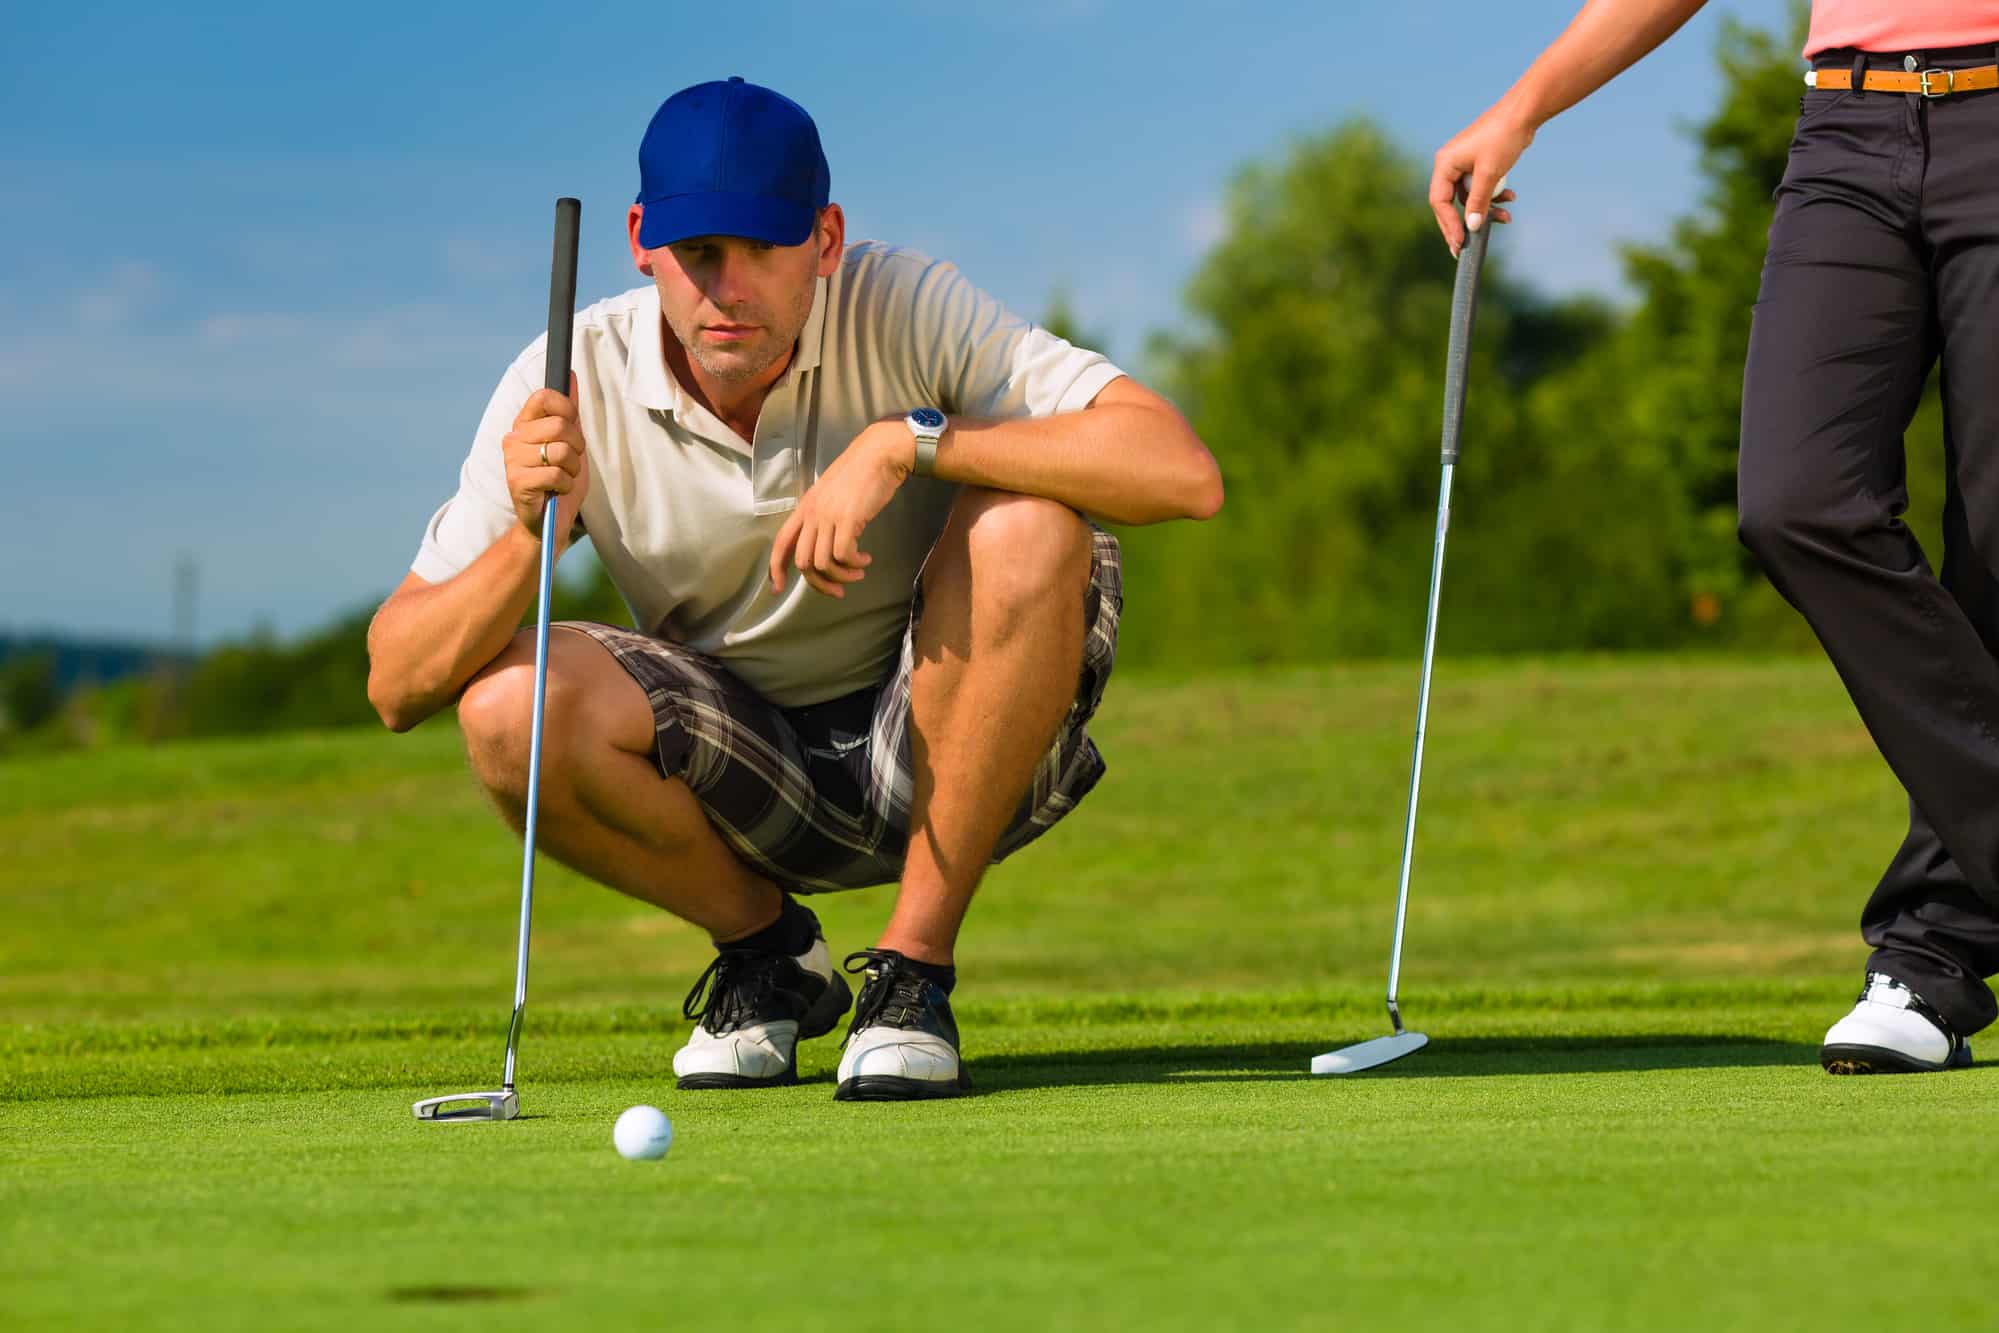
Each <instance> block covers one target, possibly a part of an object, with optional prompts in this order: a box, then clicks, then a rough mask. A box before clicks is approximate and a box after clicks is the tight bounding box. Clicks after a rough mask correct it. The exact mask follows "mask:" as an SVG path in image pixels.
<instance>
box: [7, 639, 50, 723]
mask: <svg viewBox="0 0 1999 1333" xmlns="http://www.w3.org/2000/svg"><path fill="white" fill-rule="evenodd" d="M61 709H62V688H61V686H60V685H58V684H57V683H56V659H55V654H53V653H36V654H35V655H34V656H32V657H22V658H17V659H15V660H14V661H12V662H8V663H7V664H6V665H4V666H0V731H14V732H25V731H34V730H35V729H37V728H38V727H41V726H43V725H45V724H46V723H48V722H49V721H50V720H51V719H53V718H54V717H55V715H56V714H57V713H58V712H60V711H61Z"/></svg>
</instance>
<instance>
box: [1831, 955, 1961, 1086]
mask: <svg viewBox="0 0 1999 1333" xmlns="http://www.w3.org/2000/svg"><path fill="white" fill-rule="evenodd" d="M1819 1063H1820V1064H1821V1065H1824V1066H1825V1071H1826V1073H1828V1074H1930V1073H1935V1072H1936V1071H1937V1070H1940V1069H1962V1068H1964V1067H1965V1066H1967V1065H1969V1064H1970V1063H1971V1047H1969V1046H1967V1045H1966V1044H1965V1043H1964V1041H1963V1039H1961V1038H1960V1037H1959V1036H1958V1035H1957V1034H1956V1033H1955V1032H1953V1031H1951V1027H1950V1024H1949V1023H1948V1022H1946V1021H1945V1020H1944V1016H1943V1015H1942V1014H1940V1013H1938V1012H1937V1011H1936V1010H1934V1009H1932V1008H1930V1006H1929V1005H1928V1004H1926V1003H1924V1001H1923V997H1922V996H1920V995H1918V994H1916V993H1915V992H1914V991H1912V990H1910V989H1909V988H1908V987H1907V986H1904V985H1903V984H1902V983H1901V982H1899V981H1897V980H1895V978H1893V977H1891V976H1889V975H1887V974H1886V973H1884V972H1869V973H1868V974H1867V988H1866V989H1865V990H1863V991H1861V992H1860V1001H1859V1003H1857V1004H1855V1005H1854V1006H1853V1012H1852V1013H1850V1014H1848V1015H1847V1016H1846V1017H1845V1018H1842V1019H1840V1020H1839V1021H1838V1022H1837V1023H1834V1024H1833V1025H1832V1028H1831V1029H1830V1030H1829V1031H1828V1032H1827V1033H1826V1034H1825V1045H1824V1046H1822V1047H1820V1048H1819Z"/></svg>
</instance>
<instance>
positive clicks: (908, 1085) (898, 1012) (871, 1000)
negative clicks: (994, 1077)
mask: <svg viewBox="0 0 1999 1333" xmlns="http://www.w3.org/2000/svg"><path fill="white" fill-rule="evenodd" d="M856 960H859V961H860V965H859V966H856ZM846 968H847V970H848V971H849V972H857V971H861V970H863V969H865V970H866V972H867V980H866V981H864V982H863V983H862V984H861V997H860V999H859V1000H858V1001H857V1002H856V1003H855V1005H854V1022H853V1026H851V1027H849V1028H848V1029H847V1050H846V1053H845V1054H844V1055H842V1056H841V1057H840V1085H839V1086H838V1087H836V1088H835V1089H833V1099H834V1100H835V1101H842V1102H907V1101H922V1100H927V1099H929V1098H932V1097H956V1096H957V1095H958V1094H960V1093H962V1092H964V1091H966V1090H967V1089H969V1088H970V1087H971V1086H972V1079H971V1075H969V1074H967V1073H966V1072H965V1066H964V1064H963V1062H962V1061H960V1060H959V1058H958V1021H957V1020H956V1019H955V1018H953V1017H952V1016H951V997H950V996H949V995H946V994H945V993H944V988H943V987H942V986H939V985H938V984H937V983H936V982H934V981H931V980H930V979H929V978H928V977H925V976H924V975H922V974H921V973H920V972H917V971H915V970H914V969H912V968H911V967H910V966H909V961H908V960H907V959H905V958H904V957H903V956H902V955H901V954H899V953H897V952H896V951H895V950H893V949H862V950H860V951H858V952H856V953H850V954H848V955H847V958H846Z"/></svg>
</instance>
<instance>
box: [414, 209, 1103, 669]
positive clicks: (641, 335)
mask: <svg viewBox="0 0 1999 1333" xmlns="http://www.w3.org/2000/svg"><path fill="white" fill-rule="evenodd" d="M671 336H672V335H671V334H670V333H668V332H667V331H666V326H665V321H664V319H663V317H662V316H661V314H660V307H659V294H658V292H657V290H655V289H654V288H653V287H651V286H645V287H638V288H634V289H633V290H631V291H629V292H626V293H624V294H623V295H622V296H615V297H612V298H610V299H609V300H605V301H600V302H598V303H597V304H596V305H593V306H591V307H590V308H589V309H587V310H584V311H581V312H579V313H578V314H577V317H576V332H575V346H574V355H573V358H572V361H573V368H574V370H575V372H576V380H577V393H578V397H579V402H578V409H579V415H580V417H581V424H582V428H583V440H584V446H585V450H586V452H587V454H588V457H589V460H590V490H589V493H588V494H587V495H585V497H584V499H583V509H582V515H581V517H582V525H583V528H584V530H585V531H586V532H588V533H589V535H590V542H591V545H592V546H593V547H595V548H596V552H597V556H598V558H599V559H600V560H602V561H603V563H604V567H605V570H606V571H607V572H608V573H609V574H610V576H611V581H612V583H613V584H615V585H616V587H617V589H618V591H619V593H620V594H621V595H622V596H623V597H624V599H625V603H626V605H628V606H629V607H630V608H631V611H632V616H633V621H632V623H633V624H634V625H636V626H637V627H638V628H639V629H641V630H644V631H645V632H647V633H649V634H654V635H658V636H659V637H661V638H665V639H670V640H672V641H674V642H676V643H682V644H685V645H687V646H688V647H690V648H694V649H696V650H698V651H700V652H703V653H706V654H708V655H709V656H711V657H714V658H717V659H719V660H720V661H722V662H723V663H724V664H726V665H727V666H728V668H729V669H730V670H731V671H732V672H734V673H735V674H736V675H737V676H738V677H739V678H741V679H742V680H743V681H744V682H745V683H746V684H748V685H749V686H750V688H752V689H754V690H756V691H757V692H758V693H759V694H761V695H763V696H764V697H765V698H767V699H769V700H771V701H772V702H773V703H777V704H780V705H783V706H785V707H797V706H801V705H804V704H811V703H818V702H821V701H822V700H826V699H831V698H835V697H837V696H839V695H842V694H846V693H848V692H849V691H852V690H857V689H860V688H861V687H863V686H866V685H871V684H873V683H875V682H876V681H878V680H880V679H881V678H882V677H883V676H884V675H886V674H887V673H888V670H889V668H890V667H891V666H892V665H893V660H892V659H893V657H894V655H895V654H896V652H897V651H898V649H899V647H900V645H901V641H902V632H903V627H904V625H905V624H906V623H907V620H908V615H909V604H910V598H911V595H912V592H913V591H914V589H915V586H916V577H917V574H918V572H919V571H920V570H921V569H922V566H923V560H924V557H925V556H926V555H928V554H929V551H930V548H931V546H932V545H934V544H935V543H936V541H937V538H938V536H939V534H940V533H941V532H942V531H943V527H944V520H945V518H946V517H947V515H948V513H949V510H950V507H951V502H952V500H953V499H954V498H955V496H956V494H957V487H956V486H955V485H953V484H951V483H947V482H941V481H936V480H932V479H920V478H912V479H911V480H909V481H908V482H906V483H904V485H903V486H902V488H901V489H900V490H899V491H897V493H896V495H895V498H894V499H893V500H891V501H890V502H889V505H888V507H887V508H886V509H884V510H883V511H882V513H881V515H880V516H879V517H878V518H876V520H875V521H874V522H873V523H871V524H869V525H868V529H867V532H866V533H865V534H864V535H863V537H862V539H861V549H863V550H864V551H866V552H868V554H870V555H872V556H873V557H874V561H873V563H872V564H870V565H869V566H868V572H867V577H866V578H864V579H862V580H861V581H860V582H859V583H854V584H849V585H847V595H846V597H845V598H844V599H842V600H836V599H834V598H831V597H827V596H825V595H824V594H822V593H818V592H815V591H813V590H812V589H811V587H809V586H808V585H807V584H806V582H805V580H803V579H801V578H796V577H794V578H791V579H788V580H787V581H786V584H785V589H784V592H783V593H781V594H777V595H773V594H772V593H771V590H770V583H769V579H768V575H767V570H768V566H769V562H770V552H771V544H772V543H773V542H774V541H775V540H776V538H777V532H778V529H779V528H780V527H782V526H783V524H784V520H785V516H786V515H787V514H788V513H789V512H790V511H791V509H792V508H793V507H794V506H795V505H796V504H797V503H798V497H799V496H800V495H801V494H802V493H803V492H804V490H805V488H806V487H807V486H809V485H810V484H811V483H812V482H813V481H814V480H815V479H816V478H817V477H818V476H819V475H820V473H822V472H824V471H825V470H826V468H827V467H828V466H829V465H830V464H831V463H832V462H833V460H834V459H836V458H838V457H839V456H840V453H841V451H843V450H844V449H845V448H846V447H847V445H848V444H849V443H850V442H852V440H853V439H854V437H855V436H856V435H858V434H860V432H861V431H862V429H863V428H865V427H866V426H868V425H870V424H872V423H873V422H875V421H878V420H880V419H881V418H883V417H888V416H900V415H902V414H903V413H905V412H907V411H909V410H910V409H912V408H916V407H924V406H931V407H937V408H940V409H942V410H943V411H944V412H946V413H953V414H961V415H964V416H969V417H988V418H1011V417H1028V416H1049V415H1052V414H1054V413H1058V412H1073V411H1077V410H1080V409H1082V408H1084V407H1087V406H1089V404H1090V402H1091V400H1093V399H1094V398H1095V397H1096V396H1097V394H1098V393H1099V392H1101V391H1102V390H1103V387H1104V386H1105V385H1107V384H1109V383H1110V382H1111V381H1112V380H1114V379H1116V378H1118V377H1119V376H1120V375H1121V374H1122V373H1123V372H1122V371H1120V370H1119V369H1118V368H1117V367H1116V366H1114V365H1112V364H1111V363H1110V362H1109V361H1107V360H1105V359H1104V357H1102V356H1100V355H1099V354H1097V353H1095V352H1091V351H1087V350H1085V349H1083V348H1080V347H1074V346H1071V345H1070V344H1069V343H1067V342H1064V341H1063V340H1062V339H1060V338H1058V337H1056V336H1055V335H1054V334H1052V333H1049V332H1048V331H1047V330H1046V329H1042V328H1038V327H1036V326H1035V325H1033V324H1030V323H1029V322H1028V321H1026V320H1024V319H1021V318H1020V317H1018V316H1017V315H1014V314H1012V313H1010V312H1009V311H1007V310H1006V309H1005V308H1004V307H1002V306H1001V305H1000V304H999V303H998V302H997V301H995V300H993V299H992V298H991V297H990V296H987V295H986V294H985V293H984V292H982V291H980V290H979V289H978V288H976V287H974V286H972V284H971V283H969V282H967V281H966V280H965V278H964V277H963V275H961V274H960V273H959V272H958V270H957V269H956V267H954V266H953V265H951V264H947V263H940V262H939V261H937V260H934V259H931V258H929V257H928V256H926V255H922V254H918V253H917V252H915V251H913V250H904V249H900V248H897V247H894V246H887V245H882V244H880V243H879V242H872V241H862V242H858V243H856V244H854V245H852V246H850V247H849V248H848V249H847V252H846V256H845V258H844V259H843V261H842V262H841V265H840V269H839V271H838V272H837V273H835V274H834V275H833V276H832V277H830V278H821V279H819V280H818V290H817V292H816V293H815V295H814V298H813V303H812V314H811V317H810V318H809V319H808V320H807V322H806V325H805V329H804V331H803V332H802V333H800V334H799V337H798V346H797V349H796V351H795V352H794V353H793V355H792V360H791V365H790V367H789V369H787V370H786V372H785V374H784V378H783V379H781V380H779V381H778V382H777V384H775V385H774V386H772V388H771V390H770V393H769V396H767V397H766V398H765V399H764V404H763V410H762V412H761V414H760V415H759V416H758V418H757V428H756V438H755V439H754V440H748V441H746V440H744V439H743V438H742V437H741V436H739V435H737V434H736V432H735V431H734V430H732V429H731V428H730V427H728V426H726V425H724V424H723V423H722V422H721V420H720V419H719V418H717V417H716V416H715V415H714V414H713V413H711V412H709V411H708V410H707V409H705V408H703V407H702V406H701V405H700V404H699V403H698V402H696V401H695V400H694V398H692V397H691V396H690V395H689V394H688V393H687V392H686V391H685V390H684V389H682V388H681V387H680V385H679V384H678V383H677V382H676V381H675V380H674V378H673V376H672V374H671V373H670V372H669V371H668V370H667V367H666V357H665V343H664V339H666V338H668V337H671ZM545 343H546V335H543V337H541V338H537V339H536V340H535V341H534V342H533V343H531V344H530V345H529V346H528V348H527V350H526V351H524V352H522V353H521V354H520V356H519V357H518V358H516V359H515V361H514V363H513V365H511V366H510V367H508V368H507V372H506V374H505V375H504V376H502V377H501V380H500V385H499V388H497V389H496V390H494V392H493V398H492V401H491V402H490V403H488V404H487V406H486V415H485V417H484V418H483V419H482V420H481V421H480V423H479V432H478V434H477V436H476V437H475V438H474V439H473V441H472V450H471V453H470V454H469V455H468V456H467V457H466V459H465V463H464V466H463V467H462V468H461V469H460V471H459V477H458V493H457V494H456V495H454V496H452V497H451V499H450V500H448V501H447V502H446V503H445V505H444V507H443V508H441V509H439V510H438V511H437V513H436V514H435V515H433V516H432V517H431V520H430V526H429V528H428V529H427V530H426V531H425V533H424V536H423V544H422V546H421V547H420V548H419V549H418V551H417V555H416V560H415V561H414V562H413V563H412V565H411V566H410V568H411V570H412V572H413V573H415V574H416V575H417V576H418V577H419V578H422V579H424V580H426V581H427V582H430V583H441V582H443V581H445V580H446V579H449V578H451V577H452V576H453V575H455V574H457V573H459V572H460V571H461V570H463V569H464V568H465V567H466V566H468V565H470V564H471V563H472V562H473V561H474V560H476V559H478V557H479V556H480V555H481V554H482V553H483V552H484V551H485V550H486V548H487V547H489V546H491V545H492V544H493V543H494V542H495V541H497V540H498V539H499V538H500V536H501V535H502V534H503V533H505V532H506V531H507V530H508V528H510V527H511V526H512V525H513V524H514V523H515V522H516V521H517V520H516V519H515V516H514V509H513V505H512V503H511V501H510V500H509V499H508V493H507V484H506V465H505V461H504V459H503V457H502V455H501V446H500V442H501V440H502V439H503V438H504V437H505V435H506V433H507V431H508V430H510V429H511V428H512V427H513V423H514V418H515V417H516V416H517V415H519V413H520V409H521V406H522V404H524V403H525V402H526V401H527V399H528V396H529V395H530V394H531V393H533V392H534V390H535V389H536V388H539V387H540V386H541V383H542V378H543V367H544V357H545V351H544V346H545Z"/></svg>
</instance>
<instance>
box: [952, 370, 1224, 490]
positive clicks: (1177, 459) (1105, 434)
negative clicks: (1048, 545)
mask: <svg viewBox="0 0 1999 1333" xmlns="http://www.w3.org/2000/svg"><path fill="white" fill-rule="evenodd" d="M937 475H938V476H939V477H942V478H944V479H945V480H946V481H956V482H962V483H965V484H967V485H974V486H989V487H992V488H993V489H995V490H1003V491H1017V492H1020V493H1021V494H1024V495H1039V496H1042V497H1044V498H1045V499H1049V500H1059V501H1061V502H1062V503H1063V504H1066V505H1069V506H1070V507H1071V508H1074V509H1078V510H1081V511H1082V512H1084V513H1086V514H1093V515H1096V516H1098V517H1101V518H1105V519H1108V520H1110V521H1111V522H1113V523H1160V522H1164V521H1165V520H1167V519H1174V518H1208V517H1210V516H1212V515H1213V514H1214V512H1215V511H1216V510H1217V509H1219V508H1221V504H1222V479H1221V473H1220V470H1219V469H1218V468H1216V466H1215V460H1214V458H1213V456H1212V455H1210V454H1209V453H1208V450H1207V446H1205V445H1203V444H1202V443H1201V441H1200V438H1199V437H1198V436H1197V435H1195V434H1194V431H1193V428H1192V427H1191V426H1189V425H1188V424H1187V422H1186V419H1185V418H1183V417H1182V416H1181V415H1180V414H1179V413H1178V412H1177V411H1175V410H1174V409H1173V407H1172V405H1171V404H1169V403H1168V402H1167V401H1166V400H1165V399H1163V398H1159V397H1158V396H1157V395H1156V394H1153V393H1152V392H1151V391H1150V390H1147V389H1143V388H1139V387H1138V386H1137V385H1135V384H1131V383H1130V382H1129V381H1126V380H1118V381H1116V382H1114V383H1112V384H1111V385H1109V386H1108V387H1106V388H1105V390H1104V391H1103V393H1102V394H1100V395H1099V396H1098V399H1097V401H1096V403H1094V404H1093V405H1091V406H1090V407H1088V408H1085V409H1084V410H1083V411H1081V412H1067V413H1064V414H1062V415H1060V416H1052V417H1028V418H1022V419H1018V420H1010V421H979V420H966V419H964V418H954V419H953V420H952V422H951V427H950V430H949V431H948V432H946V434H945V436H944V440H943V443H942V444H941V445H940V446H939V448H938V450H937Z"/></svg>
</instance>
